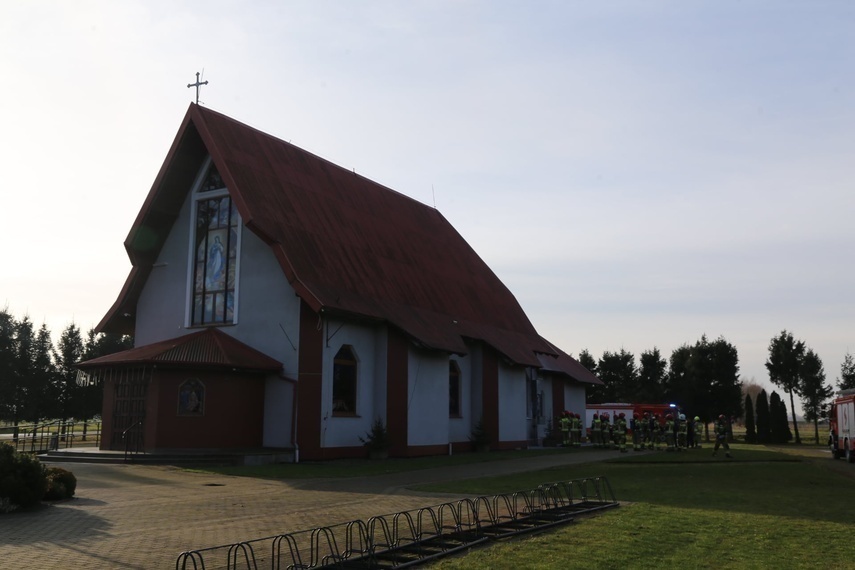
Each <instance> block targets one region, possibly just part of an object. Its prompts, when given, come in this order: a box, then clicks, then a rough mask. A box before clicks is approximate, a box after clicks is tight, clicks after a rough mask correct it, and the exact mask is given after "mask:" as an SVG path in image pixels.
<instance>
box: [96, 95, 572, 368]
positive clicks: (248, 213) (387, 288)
mask: <svg viewBox="0 0 855 570" xmlns="http://www.w3.org/2000/svg"><path fill="white" fill-rule="evenodd" d="M208 152H209V153H210V155H211V157H212V159H213V162H214V164H215V165H216V167H217V169H218V170H219V172H220V175H221V176H222V177H223V180H224V181H225V183H226V186H227V187H228V188H229V193H230V194H231V196H232V199H233V200H234V202H235V204H236V206H237V208H238V211H239V212H240V215H241V217H242V219H243V222H244V223H245V224H246V226H247V227H248V228H249V229H250V230H251V231H252V232H254V233H255V234H257V235H258V236H259V237H260V238H261V239H262V240H264V241H265V242H266V243H267V244H269V245H270V247H271V249H272V251H273V253H274V255H275V256H276V258H277V259H278V261H279V263H280V266H281V267H282V270H283V272H284V273H285V275H286V277H287V279H288V281H289V283H291V285H292V286H293V287H294V289H295V290H296V292H297V294H298V295H299V296H300V297H301V298H302V299H303V300H304V301H305V302H306V303H307V304H308V305H309V306H311V307H312V308H313V309H314V310H316V311H319V312H332V313H335V312H340V313H342V314H350V315H360V316H363V317H368V318H372V319H377V320H379V321H385V322H388V323H390V324H391V325H393V326H395V327H397V328H399V329H401V330H402V331H404V332H406V333H407V334H409V335H410V336H411V337H412V338H414V339H415V340H417V341H418V342H420V343H422V344H424V345H426V346H428V347H431V348H435V349H439V350H447V351H449V352H453V353H460V354H464V353H466V352H467V349H466V345H465V344H464V339H473V340H478V341H483V342H485V343H487V344H489V345H490V346H492V347H494V348H495V349H497V350H498V351H499V352H501V353H502V354H504V355H505V356H506V357H507V358H508V359H509V360H511V361H512V362H515V363H519V364H524V365H530V366H540V365H541V362H540V361H539V360H538V358H537V357H536V356H535V353H542V354H555V355H558V352H556V349H555V348H554V347H553V346H552V345H551V344H549V343H548V342H546V341H545V340H544V339H542V338H541V337H540V335H538V334H537V332H536V331H535V329H534V327H533V326H532V324H531V322H530V321H529V319H528V317H527V316H526V315H525V313H524V312H523V310H522V308H521V307H520V305H519V303H518V302H517V300H516V299H515V298H514V296H513V295H512V294H511V292H510V291H509V290H508V289H507V287H505V285H504V284H503V283H502V282H501V281H500V280H499V278H498V277H497V276H496V275H495V274H494V273H493V272H492V271H491V270H490V268H489V267H487V264H486V263H484V261H483V260H482V259H481V258H480V257H479V256H478V254H477V253H475V251H474V250H473V249H472V248H471V247H470V246H469V244H468V243H466V240H464V239H463V237H461V236H460V234H459V233H457V231H456V230H455V229H454V228H453V227H452V226H451V224H450V223H448V221H447V220H446V219H445V218H444V217H443V216H442V214H440V213H439V211H437V210H436V209H434V208H431V207H429V206H426V205H424V204H422V203H420V202H418V201H416V200H413V199H411V198H409V197H407V196H404V195H402V194H400V193H398V192H395V191H394V190H391V189H389V188H387V187H385V186H382V185H380V184H378V183H376V182H372V181H371V180H368V179H367V178H364V177H362V176H360V175H358V174H355V173H354V172H352V171H350V170H346V169H344V168H341V167H339V166H336V165H335V164H332V163H331V162H329V161H327V160H325V159H322V158H320V157H318V156H315V155H313V154H311V153H309V152H306V151H304V150H302V149H300V148H297V147H296V146H293V145H291V144H289V143H287V142H285V141H282V140H280V139H277V138H275V137H272V136H270V135H267V134H265V133H263V132H261V131H258V130H256V129H254V128H252V127H249V126H247V125H244V124H242V123H239V122H237V121H235V120H233V119H231V118H229V117H226V116H225V115H222V114H220V113H217V112H215V111H211V110H210V109H206V108H203V107H199V106H197V105H195V104H191V105H190V108H189V109H188V111H187V115H186V116H185V118H184V121H183V122H182V125H181V127H180V129H179V131H178V134H177V136H176V138H175V142H174V143H173V145H172V148H171V149H170V151H169V154H168V155H167V158H166V161H165V162H164V165H163V167H162V168H161V170H160V173H159V174H158V176H157V178H156V180H155V182H154V185H153V186H152V189H151V191H150V193H149V195H148V197H147V199H146V201H145V203H144V205H143V207H142V210H141V211H140V213H139V215H138V217H137V219H136V221H135V223H134V226H133V228H132V229H131V232H130V234H129V235H128V238H127V239H126V240H125V247H126V249H127V251H128V255H129V257H130V258H131V262H132V263H133V265H134V268H133V269H132V270H131V273H130V275H129V276H128V279H127V281H126V283H125V286H124V288H123V289H122V292H121V294H120V296H119V299H118V300H117V301H116V303H115V304H114V305H113V307H112V308H111V309H110V312H109V313H108V314H107V315H106V316H105V317H104V319H103V320H102V321H101V323H100V324H99V325H98V327H97V329H98V330H105V331H113V332H121V333H133V320H134V318H135V315H134V313H135V307H136V302H137V299H138V297H139V294H140V292H141V290H142V286H143V284H144V283H145V280H146V278H147V277H148V274H149V272H150V270H151V264H152V263H153V262H154V260H155V258H156V257H157V254H158V251H159V250H160V247H161V246H162V244H163V242H164V240H165V238H166V235H167V234H168V232H169V230H170V228H171V226H172V223H173V222H174V221H175V219H176V218H177V215H178V210H179V208H180V206H181V203H182V201H183V200H184V199H185V198H186V194H187V192H188V189H189V188H190V187H191V185H192V183H193V180H194V177H195V175H196V173H197V172H198V169H199V168H200V166H201V164H202V160H203V159H204V157H205V155H206V153H208Z"/></svg>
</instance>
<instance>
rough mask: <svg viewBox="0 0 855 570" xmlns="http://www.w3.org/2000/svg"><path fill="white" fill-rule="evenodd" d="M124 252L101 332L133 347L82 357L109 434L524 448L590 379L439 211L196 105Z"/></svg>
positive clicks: (341, 446) (178, 439)
mask: <svg viewBox="0 0 855 570" xmlns="http://www.w3.org/2000/svg"><path fill="white" fill-rule="evenodd" d="M125 248H126V250H127V252H128V256H129V257H130V260H131V264H132V268H131V271H130V274H129V275H128V277H127V280H126V281H125V284H124V287H123V288H122V290H121V292H120V293H119V296H118V298H117V299H116V301H115V303H114V304H113V306H112V307H111V308H110V310H109V312H108V313H107V314H106V315H105V317H104V318H103V320H102V321H101V322H100V323H99V324H98V326H97V327H96V330H97V331H99V332H113V333H120V334H129V335H133V337H134V341H135V347H134V348H132V349H130V350H127V351H124V352H121V353H117V354H112V355H109V356H106V357H102V358H98V359H94V360H90V361H87V362H83V363H80V365H79V368H80V369H81V371H82V374H81V377H83V378H85V379H86V381H90V382H103V383H104V402H103V410H102V411H103V414H102V421H103V424H102V433H103V436H102V444H101V446H102V449H125V446H127V445H132V446H135V447H137V448H139V449H141V450H145V451H149V452H156V451H162V450H181V449H196V450H201V449H259V448H268V449H270V450H285V451H287V452H289V453H291V454H293V457H294V459H300V460H302V459H312V460H317V459H332V458H342V457H362V456H365V454H366V450H365V447H364V446H363V443H362V441H361V439H360V437H363V438H364V437H365V434H366V433H367V432H368V431H369V430H370V429H371V426H372V424H373V423H374V422H375V421H376V420H377V419H379V420H381V421H382V422H383V424H384V425H385V426H386V428H387V430H388V434H389V438H390V444H391V447H390V449H389V454H390V456H393V457H412V456H419V455H434V454H447V453H456V452H459V451H467V450H470V449H472V447H473V444H472V441H471V440H470V437H471V435H472V432H473V429H474V428H475V427H476V425H480V426H482V427H483V429H484V432H485V433H486V434H487V436H488V438H489V442H490V447H491V448H492V449H511V448H520V447H527V446H530V445H536V444H537V443H538V442H539V441H540V439H541V438H542V437H543V436H544V433H545V429H546V425H547V422H548V421H550V419H551V418H553V417H555V416H557V415H558V414H559V413H560V412H561V411H563V410H565V409H567V410H570V411H574V412H578V413H581V414H582V415H583V417H584V408H585V386H586V385H590V384H600V381H599V380H598V379H597V378H596V377H595V376H593V375H592V374H591V373H590V372H589V371H588V370H586V369H585V368H584V367H583V366H581V365H580V364H579V363H578V362H577V361H576V360H574V359H573V358H571V357H570V356H569V355H568V354H566V353H564V352H562V351H561V350H560V349H559V348H557V347H556V346H555V345H553V344H552V343H550V342H549V341H547V340H546V339H544V338H543V337H541V336H540V335H539V334H538V333H537V331H535V329H534V327H533V326H532V324H531V322H530V321H529V319H528V317H527V316H526V314H525V313H524V312H523V310H522V308H521V307H520V305H519V303H518V302H517V300H516V299H515V298H514V296H513V295H512V294H511V292H510V291H509V290H508V289H507V287H505V285H504V284H503V283H502V282H501V281H500V280H499V279H498V278H497V277H496V275H495V274H494V273H493V272H492V271H491V270H490V268H489V267H487V265H486V264H485V263H484V261H483V260H482V259H481V258H480V257H479V256H478V254H477V253H476V252H475V251H474V250H473V249H472V248H471V247H470V246H469V244H468V243H466V241H465V240H464V239H463V237H461V236H460V234H458V233H457V231H456V230H455V229H454V228H453V227H452V226H451V224H449V223H448V221H447V220H446V219H445V218H444V217H443V216H442V214H440V213H439V211H437V210H436V209H435V208H431V207H429V206H426V205H424V204H422V203H420V202H418V201H416V200H413V199H412V198H409V197H407V196H405V195H403V194H400V193H398V192H396V191H394V190H392V189H389V188H386V187H384V186H382V185H380V184H378V183H376V182H373V181H371V180H368V179H367V178H365V177H363V176H360V175H358V174H356V173H354V172H353V171H351V170H348V169H345V168H341V167H339V166H336V165H335V164H332V163H331V162H329V161H327V160H325V159H322V158H320V157H318V156H315V155H313V154H311V153H309V152H306V151H304V150H302V149H300V148H297V147H296V146H294V145H291V144H289V143H287V142H285V141H283V140H280V139H278V138H275V137H273V136H270V135H268V134H265V133H263V132H261V131H259V130H257V129H255V128H252V127H249V126H247V125H245V124H242V123H240V122H238V121H236V120H234V119H231V118H229V117H227V116H225V115H222V114H220V113H217V112H215V111H212V110H210V109H207V108H204V107H200V106H199V105H197V104H191V105H190V107H189V109H188V110H187V114H186V116H185V117H184V120H183V122H182V123H181V126H180V128H179V129H178V134H177V135H176V137H175V140H174V142H173V144H172V147H171V148H170V149H169V153H168V154H167V156H166V160H165V161H164V163H163V166H162V167H161V169H160V172H159V173H158V174H157V177H156V178H155V180H154V184H153V185H152V187H151V190H150V192H149V194H148V196H147V198H146V200H145V202H144V204H143V206H142V209H141V210H140V212H139V215H138V216H137V218H136V221H135V222H134V224H133V227H132V228H131V230H130V233H129V234H128V237H127V239H126V240H125Z"/></svg>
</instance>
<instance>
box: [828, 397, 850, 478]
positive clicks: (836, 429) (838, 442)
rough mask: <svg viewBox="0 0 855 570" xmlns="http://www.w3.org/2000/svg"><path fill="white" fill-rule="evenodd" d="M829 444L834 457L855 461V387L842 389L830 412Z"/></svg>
mask: <svg viewBox="0 0 855 570" xmlns="http://www.w3.org/2000/svg"><path fill="white" fill-rule="evenodd" d="M828 429H829V433H828V446H829V447H830V448H831V456H832V457H833V458H834V459H838V458H840V457H846V461H848V462H849V463H855V389H850V390H841V391H840V393H839V394H838V397H837V398H836V399H835V400H834V401H833V402H832V403H831V410H830V411H829V414H828Z"/></svg>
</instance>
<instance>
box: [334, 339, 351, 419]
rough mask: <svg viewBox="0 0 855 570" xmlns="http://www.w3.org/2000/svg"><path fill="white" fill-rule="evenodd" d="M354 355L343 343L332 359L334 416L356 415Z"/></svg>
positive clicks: (349, 347)
mask: <svg viewBox="0 0 855 570" xmlns="http://www.w3.org/2000/svg"><path fill="white" fill-rule="evenodd" d="M356 367H357V363H356V356H355V355H354V354H353V347H351V346H350V345H347V344H345V345H344V346H342V347H341V348H340V349H339V351H338V352H337V353H336V355H335V358H334V359H333V389H332V404H333V415H334V416H354V415H356V379H357V374H356V372H357V368H356Z"/></svg>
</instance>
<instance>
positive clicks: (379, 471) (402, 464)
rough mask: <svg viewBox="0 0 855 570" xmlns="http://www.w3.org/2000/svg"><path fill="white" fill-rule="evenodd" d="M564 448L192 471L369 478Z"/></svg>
mask: <svg viewBox="0 0 855 570" xmlns="http://www.w3.org/2000/svg"><path fill="white" fill-rule="evenodd" d="M573 452H574V450H569V449H564V448H544V449H529V450H517V451H491V452H490V453H460V454H458V455H439V456H435V457H417V458H413V459H384V460H382V461H371V460H368V459H337V460H334V461H315V462H312V461H306V462H303V463H279V464H276V465H257V466H232V467H230V466H223V467H200V468H195V469H188V470H189V471H197V472H204V473H219V474H222V475H235V476H239V477H259V478H263V479H318V478H327V477H366V476H371V475H384V474H387V473H401V472H403V471H417V470H420V469H433V468H435V467H448V466H451V465H461V464H466V463H488V462H491V461H502V460H506V459H523V458H526V457H532V456H534V455H548V454H551V453H573Z"/></svg>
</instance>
